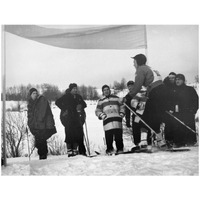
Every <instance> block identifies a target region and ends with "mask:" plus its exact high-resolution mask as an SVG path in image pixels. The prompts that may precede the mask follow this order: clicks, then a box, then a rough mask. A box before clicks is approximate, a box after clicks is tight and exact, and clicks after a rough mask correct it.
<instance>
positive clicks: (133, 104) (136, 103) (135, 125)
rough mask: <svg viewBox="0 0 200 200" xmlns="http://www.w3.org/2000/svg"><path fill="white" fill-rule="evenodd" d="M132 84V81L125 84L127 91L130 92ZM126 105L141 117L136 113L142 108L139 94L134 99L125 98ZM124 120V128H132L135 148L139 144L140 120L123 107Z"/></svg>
mask: <svg viewBox="0 0 200 200" xmlns="http://www.w3.org/2000/svg"><path fill="white" fill-rule="evenodd" d="M133 85H134V82H133V81H128V83H127V87H128V90H129V91H130V90H131V87H133ZM126 104H127V105H128V107H129V108H131V109H132V110H133V111H134V112H137V114H138V116H140V117H141V115H142V113H141V112H140V113H138V112H139V110H140V111H141V110H142V109H140V108H142V107H141V106H142V104H141V93H138V94H137V95H136V96H135V97H134V98H132V97H131V96H127V99H126ZM125 118H126V126H127V127H132V133H133V139H134V144H135V145H136V146H138V145H139V143H140V137H141V136H140V135H141V134H140V129H141V123H140V119H139V118H138V117H136V116H135V115H134V114H131V111H130V110H129V109H128V108H127V107H125ZM130 118H131V119H132V121H131V124H132V126H131V125H130ZM132 150H135V147H133V149H132Z"/></svg>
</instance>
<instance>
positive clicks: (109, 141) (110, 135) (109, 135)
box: [105, 130, 113, 151]
mask: <svg viewBox="0 0 200 200" xmlns="http://www.w3.org/2000/svg"><path fill="white" fill-rule="evenodd" d="M105 138H106V146H107V149H106V151H112V150H113V132H112V130H108V131H105Z"/></svg>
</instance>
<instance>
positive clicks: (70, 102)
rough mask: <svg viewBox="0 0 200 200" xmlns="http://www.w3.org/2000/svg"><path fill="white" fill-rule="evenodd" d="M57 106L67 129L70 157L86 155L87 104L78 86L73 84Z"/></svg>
mask: <svg viewBox="0 0 200 200" xmlns="http://www.w3.org/2000/svg"><path fill="white" fill-rule="evenodd" d="M55 104H56V105H57V106H58V107H59V108H60V109H61V113H60V119H61V122H62V124H63V126H64V127H65V136H66V137H65V142H66V144H67V153H68V156H69V157H70V156H75V155H77V154H78V150H79V154H82V155H86V149H85V146H84V143H83V137H84V133H83V124H84V123H85V117H86V114H85V111H84V108H86V106H87V105H86V103H85V101H84V100H83V98H82V97H81V95H79V94H77V84H75V83H71V84H70V85H69V88H68V89H67V90H66V92H65V94H64V95H63V96H62V97H60V98H59V99H57V100H56V102H55Z"/></svg>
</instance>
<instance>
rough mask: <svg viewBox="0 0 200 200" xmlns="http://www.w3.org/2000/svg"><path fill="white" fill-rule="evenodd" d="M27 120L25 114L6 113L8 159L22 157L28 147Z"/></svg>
mask: <svg viewBox="0 0 200 200" xmlns="http://www.w3.org/2000/svg"><path fill="white" fill-rule="evenodd" d="M26 127H27V118H26V114H25V112H7V113H6V126H5V130H6V146H7V154H8V155H7V156H8V157H20V156H22V155H23V154H24V151H25V150H24V149H25V148H26V147H27V140H26V139H27V135H26V134H27V131H26ZM31 146H33V144H32V145H31Z"/></svg>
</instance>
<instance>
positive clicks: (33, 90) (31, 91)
mask: <svg viewBox="0 0 200 200" xmlns="http://www.w3.org/2000/svg"><path fill="white" fill-rule="evenodd" d="M35 91H36V92H37V89H35V88H31V89H30V90H29V95H31V94H32V93H33V92H35Z"/></svg>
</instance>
